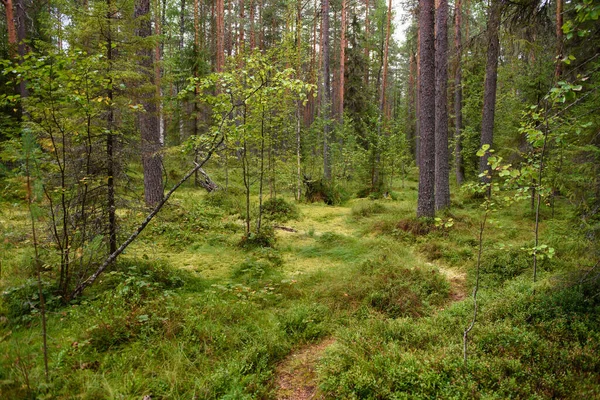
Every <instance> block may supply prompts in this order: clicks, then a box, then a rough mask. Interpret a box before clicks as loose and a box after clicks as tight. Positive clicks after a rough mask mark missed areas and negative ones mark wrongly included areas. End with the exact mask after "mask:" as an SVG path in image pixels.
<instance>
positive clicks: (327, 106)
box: [321, 0, 331, 181]
mask: <svg viewBox="0 0 600 400" xmlns="http://www.w3.org/2000/svg"><path fill="white" fill-rule="evenodd" d="M321 23H322V28H321V29H322V32H321V43H322V47H323V50H322V52H323V56H322V57H323V59H322V60H321V67H322V74H323V86H322V91H323V94H322V95H321V99H322V101H323V104H321V115H322V117H323V121H324V123H323V177H324V178H325V180H328V181H329V180H331V160H330V159H329V156H330V154H329V143H328V142H329V118H330V110H331V88H330V77H329V0H321Z"/></svg>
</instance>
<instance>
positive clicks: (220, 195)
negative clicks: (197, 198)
mask: <svg viewBox="0 0 600 400" xmlns="http://www.w3.org/2000/svg"><path fill="white" fill-rule="evenodd" d="M240 196H241V195H240V194H238V193H237V190H234V189H233V188H232V189H231V190H227V191H225V190H215V191H213V192H210V193H208V194H207V195H206V197H205V198H204V202H205V203H207V204H208V205H211V206H213V207H218V208H220V209H221V210H223V211H225V212H227V213H228V214H229V215H236V214H239V215H242V214H243V206H242V204H243V200H241V198H240Z"/></svg>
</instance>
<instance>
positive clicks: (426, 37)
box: [417, 0, 435, 217]
mask: <svg viewBox="0 0 600 400" xmlns="http://www.w3.org/2000/svg"><path fill="white" fill-rule="evenodd" d="M419 5H420V10H419V32H420V43H419V58H420V60H419V62H420V66H419V67H420V68H419V131H420V132H419V133H420V141H419V144H420V146H419V147H420V148H419V154H420V157H419V159H420V165H419V195H418V202H417V217H433V216H435V202H434V190H435V37H434V1H433V0H421V1H420V2H419Z"/></svg>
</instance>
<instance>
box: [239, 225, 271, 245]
mask: <svg viewBox="0 0 600 400" xmlns="http://www.w3.org/2000/svg"><path fill="white" fill-rule="evenodd" d="M275 239H276V237H275V229H274V228H273V227H272V226H271V225H263V226H262V227H261V229H260V232H258V233H254V232H250V234H248V235H244V236H243V237H242V240H241V241H240V247H242V248H244V249H251V248H256V247H273V246H275Z"/></svg>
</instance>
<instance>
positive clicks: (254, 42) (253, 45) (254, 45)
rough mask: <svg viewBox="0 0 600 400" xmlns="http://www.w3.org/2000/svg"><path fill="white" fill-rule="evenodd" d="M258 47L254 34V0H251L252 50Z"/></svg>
mask: <svg viewBox="0 0 600 400" xmlns="http://www.w3.org/2000/svg"><path fill="white" fill-rule="evenodd" d="M254 47H256V38H255V33H254V0H250V50H254Z"/></svg>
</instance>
